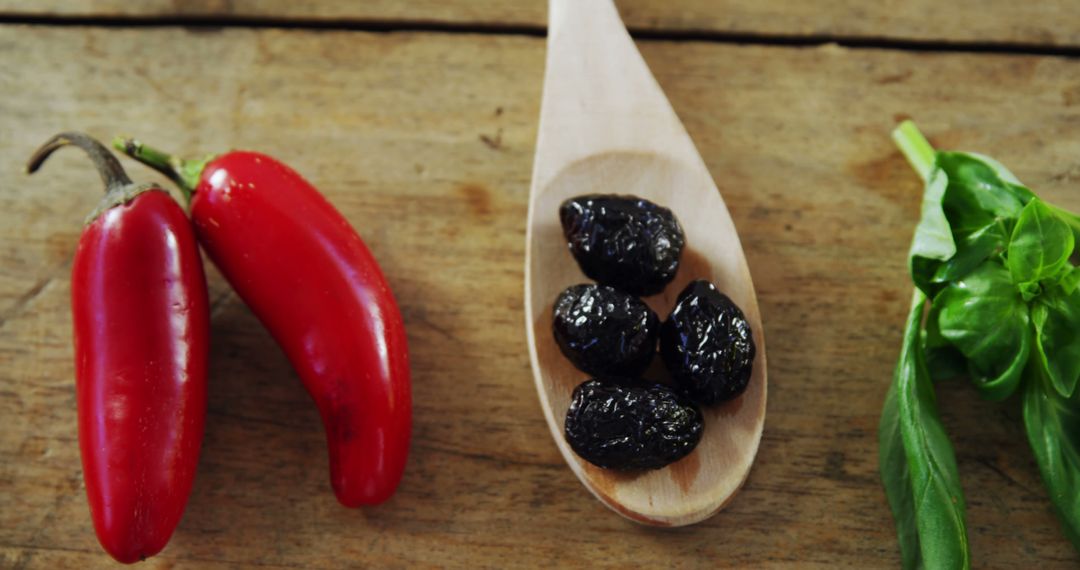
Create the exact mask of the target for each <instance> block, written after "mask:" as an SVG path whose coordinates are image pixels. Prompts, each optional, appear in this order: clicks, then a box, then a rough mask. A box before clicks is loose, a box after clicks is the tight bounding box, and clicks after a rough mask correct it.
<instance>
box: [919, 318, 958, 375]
mask: <svg viewBox="0 0 1080 570" xmlns="http://www.w3.org/2000/svg"><path fill="white" fill-rule="evenodd" d="M936 307H937V304H931V306H930V312H929V313H928V314H927V315H926V328H925V330H924V331H923V335H922V341H923V342H922V345H923V351H924V352H925V353H926V367H927V369H929V370H930V378H932V379H933V380H934V382H939V381H941V380H948V379H950V378H955V377H957V376H960V375H962V374H964V373H966V372H967V369H968V365H967V359H966V358H964V355H963V354H962V353H961V352H960V351H959V350H957V349H956V347H955V346H953V345H952V344H950V343H949V341H948V340H947V339H946V338H945V337H943V336H941V329H940V327H938V314H939V313H940V310H939V309H938V308H936Z"/></svg>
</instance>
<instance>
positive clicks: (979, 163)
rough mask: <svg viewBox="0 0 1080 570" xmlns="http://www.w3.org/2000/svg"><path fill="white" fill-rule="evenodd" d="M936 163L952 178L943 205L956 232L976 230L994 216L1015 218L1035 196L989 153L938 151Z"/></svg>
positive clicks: (990, 220)
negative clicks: (988, 155) (984, 154)
mask: <svg viewBox="0 0 1080 570" xmlns="http://www.w3.org/2000/svg"><path fill="white" fill-rule="evenodd" d="M935 164H937V166H938V168H940V169H941V170H943V171H944V172H945V173H946V174H947V175H948V178H949V186H948V188H947V190H946V191H945V197H944V199H943V201H942V208H943V209H944V211H945V215H946V217H948V219H949V223H950V224H952V228H953V231H954V232H964V233H969V232H973V231H975V230H976V229H978V228H981V227H984V226H987V225H989V224H991V223H992V222H993V221H994V220H995V218H1002V219H1010V218H1016V217H1017V216H1019V215H1020V211H1021V210H1023V208H1024V205H1025V204H1027V203H1028V202H1029V201H1030V200H1031V199H1032V198H1033V197H1034V194H1032V193H1031V190H1028V189H1027V188H1025V187H1024V186H1023V185H1021V184H1020V181H1019V180H1017V179H1016V177H1015V176H1013V174H1012V173H1011V172H1009V171H1008V169H1006V168H1005V167H1004V166H1002V165H1001V164H1000V163H998V162H996V161H994V160H993V159H991V158H989V157H986V156H982V155H978V154H974V153H964V152H938V153H937V160H936V162H935Z"/></svg>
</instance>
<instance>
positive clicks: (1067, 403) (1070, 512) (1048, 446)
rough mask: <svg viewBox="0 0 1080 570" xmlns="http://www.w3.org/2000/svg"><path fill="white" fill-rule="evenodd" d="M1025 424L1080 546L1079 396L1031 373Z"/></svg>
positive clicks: (1054, 496) (1038, 460) (1052, 495)
mask: <svg viewBox="0 0 1080 570" xmlns="http://www.w3.org/2000/svg"><path fill="white" fill-rule="evenodd" d="M1024 428H1025V429H1026V431H1027V436H1028V442H1029V443H1030V444H1031V450H1032V451H1033V452H1034V454H1035V462H1036V463H1038V465H1039V473H1041V474H1042V479H1043V484H1044V485H1046V490H1047V491H1048V492H1049V494H1050V500H1051V501H1052V502H1053V503H1054V506H1055V507H1056V510H1057V513H1058V518H1059V519H1060V520H1061V524H1062V527H1064V531H1065V535H1066V536H1067V537H1068V538H1069V540H1070V541H1071V542H1072V543H1073V546H1074V547H1076V548H1077V549H1080V400H1078V399H1077V398H1072V399H1065V398H1062V397H1061V396H1060V395H1059V394H1058V393H1057V391H1056V390H1055V389H1054V388H1052V387H1050V386H1048V385H1047V382H1046V380H1045V379H1044V378H1043V377H1042V375H1041V374H1033V375H1029V378H1028V382H1027V389H1026V390H1025V391H1024Z"/></svg>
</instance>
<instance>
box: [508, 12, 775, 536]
mask: <svg viewBox="0 0 1080 570" xmlns="http://www.w3.org/2000/svg"><path fill="white" fill-rule="evenodd" d="M547 47H548V52H547V72H546V75H545V78H544V96H543V104H542V108H541V112H540V130H539V135H538V137H537V143H536V161H535V163H534V170H533V179H532V189H531V196H530V200H529V220H528V230H527V235H526V250H525V251H526V257H525V314H526V328H527V331H528V337H529V355H530V357H531V359H532V370H533V376H534V377H535V380H536V389H537V391H538V392H539V395H540V404H541V407H542V408H543V411H544V416H545V417H546V418H547V422H548V427H549V428H551V434H552V436H553V437H554V438H555V443H556V444H557V445H558V446H559V450H560V451H561V452H562V454H563V457H564V458H565V459H566V462H567V464H569V465H570V468H571V469H572V470H573V471H574V473H575V474H576V475H577V476H578V478H579V479H581V482H582V483H583V484H584V485H585V487H587V488H588V489H589V491H591V492H592V493H593V495H595V496H596V497H597V498H598V499H600V501H602V502H603V503H604V504H605V505H607V506H608V507H610V508H611V509H613V510H615V511H616V512H618V513H619V514H621V515H623V516H625V517H627V518H629V519H632V520H635V521H638V522H641V523H645V524H651V525H658V526H681V525H688V524H692V523H695V522H698V521H701V520H703V519H706V518H708V517H710V516H712V515H713V514H715V513H716V512H717V511H719V510H720V509H722V508H723V507H724V506H725V505H726V504H727V502H728V501H729V500H730V499H731V497H732V496H733V495H734V494H735V492H736V491H738V489H739V487H740V486H742V484H743V482H744V481H745V480H746V476H747V474H748V473H749V471H750V465H751V464H752V463H753V461H754V456H755V454H756V453H757V449H758V443H759V442H760V440H761V430H762V426H763V424H764V420H765V394H766V380H765V378H766V374H765V338H764V335H763V329H762V326H761V313H760V311H759V310H758V304H757V298H756V297H755V295H754V284H753V282H752V281H751V279H750V272H749V269H748V268H747V266H746V259H745V257H744V256H743V251H742V246H741V245H740V244H739V236H738V234H736V232H735V226H734V224H733V223H732V221H731V216H730V215H729V214H728V211H727V207H726V206H725V205H724V201H723V199H722V198H721V197H720V193H719V191H718V190H717V188H716V184H715V183H713V180H712V177H710V176H709V172H708V170H707V169H706V167H705V163H704V161H703V160H702V159H701V156H700V155H699V154H698V152H697V149H695V147H694V143H693V142H692V141H691V140H690V136H689V135H688V134H687V132H686V129H684V128H683V125H682V123H680V122H679V118H678V117H677V116H676V115H675V111H674V110H673V109H672V108H671V105H670V104H669V103H668V101H667V99H666V98H665V97H664V93H663V92H662V91H661V90H660V86H659V85H658V84H657V83H656V80H655V79H654V78H653V76H652V74H650V73H649V69H648V67H647V66H646V65H645V61H644V60H643V59H642V58H641V54H639V53H638V51H637V49H636V48H635V47H634V44H633V41H632V40H631V38H630V35H629V34H628V33H627V31H626V28H625V27H623V24H622V21H621V20H620V19H619V14H618V11H617V10H616V9H615V5H614V4H613V3H612V2H611V0H551V4H550V19H549V24H548V45H547ZM589 193H614V194H634V195H636V196H640V197H642V198H646V199H648V200H651V201H653V202H655V203H657V204H660V205H662V206H666V207H668V208H671V209H672V210H673V211H674V212H675V215H676V216H677V217H678V218H679V221H680V222H681V224H682V227H683V231H684V232H685V233H686V244H687V245H686V249H685V250H684V252H683V257H682V262H681V263H680V267H679V272H678V274H677V275H676V277H675V280H674V281H673V282H672V283H671V284H670V285H668V286H667V288H665V290H664V291H663V293H661V294H659V295H655V296H653V297H648V298H646V302H647V303H648V304H649V305H650V306H651V307H652V308H653V309H654V310H655V311H656V312H657V314H658V315H659V316H660V318H661V319H664V318H666V317H667V315H668V313H669V312H670V311H671V308H672V307H673V306H674V302H675V298H676V297H677V296H678V294H679V292H680V291H681V290H682V289H683V287H684V286H685V285H686V284H687V283H688V282H689V281H691V280H693V279H699V278H700V279H708V280H710V281H712V282H713V283H714V284H716V286H717V287H718V288H719V289H720V290H721V291H723V292H724V293H726V294H727V295H728V296H729V297H731V299H732V300H733V301H735V303H736V304H738V305H739V307H741V308H742V310H743V312H744V313H745V314H746V318H747V319H748V321H749V322H750V326H751V328H752V329H753V333H754V341H755V343H756V344H757V357H756V359H755V360H754V365H753V367H754V368H753V376H752V378H751V380H750V385H749V387H748V388H747V390H746V392H744V393H743V394H742V395H741V396H740V397H738V398H736V399H735V400H732V401H729V402H726V403H724V404H721V405H717V406H711V407H706V408H704V409H703V410H704V412H705V433H704V436H703V437H702V439H701V443H700V444H699V445H698V447H697V448H696V449H695V450H694V451H693V452H692V453H691V454H690V455H688V456H687V457H685V458H683V459H682V460H680V461H678V462H676V463H673V464H671V465H669V466H667V467H665V468H663V469H659V470H656V471H648V472H635V473H622V472H618V471H611V470H605V469H601V468H598V467H595V466H593V465H591V464H589V463H588V462H586V461H585V460H583V459H581V458H580V457H578V456H577V455H576V454H575V453H574V452H573V451H572V450H571V449H570V446H569V445H568V444H567V443H566V440H565V438H564V435H563V424H564V421H565V418H566V411H567V409H568V408H569V405H570V395H571V393H572V392H573V390H574V388H575V387H576V386H577V385H578V384H580V383H581V382H584V381H585V380H587V379H588V376H587V375H586V374H585V373H583V372H580V371H578V370H577V369H575V368H574V367H573V365H571V364H570V363H569V362H568V361H567V360H566V359H565V358H564V357H563V355H562V354H561V353H560V352H559V348H558V346H557V345H556V344H555V340H554V338H553V336H552V330H551V324H552V323H551V316H552V314H551V310H552V304H553V303H554V301H555V298H556V296H558V294H559V293H560V292H561V291H562V290H563V289H565V288H566V287H568V286H570V285H574V284H577V283H586V282H589V280H588V278H586V277H585V276H584V275H583V274H582V273H581V271H580V269H579V268H578V266H577V263H576V262H575V261H574V259H573V257H572V256H571V254H570V252H569V250H568V249H567V244H566V240H565V238H564V237H563V235H562V229H561V227H560V225H559V216H558V208H559V204H560V203H562V201H563V200H566V199H567V198H571V197H573V196H578V195H581V194H589ZM659 360H660V358H659V357H657V358H656V362H654V366H653V369H652V370H651V371H650V374H651V375H650V374H647V376H648V377H656V376H657V375H659V374H664V372H663V371H662V368H663V367H662V366H659V364H658V363H659Z"/></svg>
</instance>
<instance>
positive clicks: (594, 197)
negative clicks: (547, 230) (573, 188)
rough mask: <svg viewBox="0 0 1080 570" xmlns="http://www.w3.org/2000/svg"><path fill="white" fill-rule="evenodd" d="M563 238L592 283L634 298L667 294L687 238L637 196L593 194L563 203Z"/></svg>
mask: <svg viewBox="0 0 1080 570" xmlns="http://www.w3.org/2000/svg"><path fill="white" fill-rule="evenodd" d="M559 220H560V221H561V222H562V229H563V235H565V236H566V240H567V242H568V243H569V246H570V253H572V254H573V255H574V259H576V260H577V262H578V265H579V266H581V271H582V272H584V273H585V275H587V276H588V277H589V278H591V279H595V280H596V281H598V282H600V283H601V284H604V285H610V286H612V287H616V288H618V289H620V290H623V291H626V292H628V293H633V294H635V295H654V294H656V293H659V292H660V291H661V290H663V288H664V286H665V285H667V284H668V283H669V282H671V280H672V279H673V278H674V277H675V272H676V271H678V269H679V256H681V255H682V250H683V245H684V244H685V238H684V237H683V231H682V227H680V226H679V221H678V220H677V219H675V215H674V214H672V213H671V210H669V209H667V208H664V207H662V206H657V205H656V204H653V203H652V202H650V201H648V200H644V199H641V198H637V197H635V196H617V195H611V194H591V195H587V196H578V197H577V198H571V199H569V200H567V201H565V202H563V203H562V205H561V206H560V207H559Z"/></svg>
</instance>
